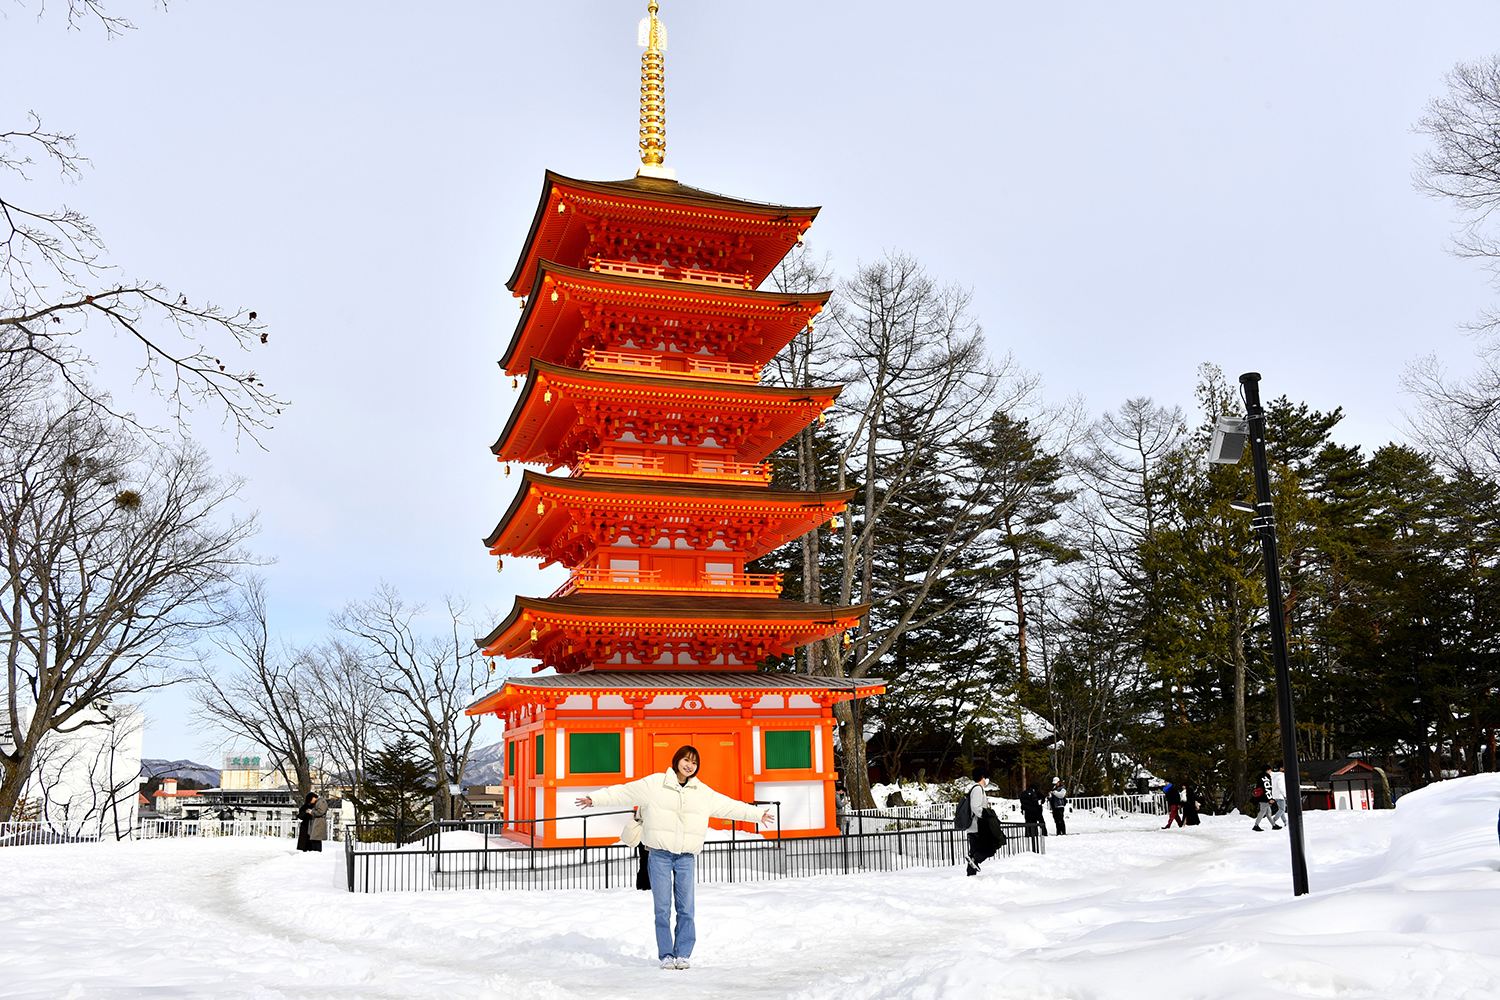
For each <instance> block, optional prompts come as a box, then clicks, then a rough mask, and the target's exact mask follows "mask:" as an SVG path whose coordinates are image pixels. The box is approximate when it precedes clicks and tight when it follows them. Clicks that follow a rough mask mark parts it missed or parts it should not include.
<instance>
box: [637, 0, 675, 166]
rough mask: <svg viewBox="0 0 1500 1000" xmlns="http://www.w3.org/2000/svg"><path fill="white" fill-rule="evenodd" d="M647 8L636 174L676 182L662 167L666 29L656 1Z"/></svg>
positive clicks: (640, 40) (641, 33) (641, 31)
mask: <svg viewBox="0 0 1500 1000" xmlns="http://www.w3.org/2000/svg"><path fill="white" fill-rule="evenodd" d="M646 9H647V10H648V11H649V13H648V14H647V16H646V17H643V18H641V23H640V25H639V26H638V27H637V29H636V44H638V45H644V46H645V47H646V51H645V52H643V53H641V168H640V169H639V170H637V171H636V172H635V175H636V176H637V177H660V178H662V179H664V180H675V179H676V176H677V175H676V174H674V173H673V172H672V171H671V170H669V169H668V168H666V167H664V166H662V162H663V161H664V160H665V159H666V157H667V77H666V70H665V68H664V65H665V59H664V57H663V53H665V52H666V51H667V29H666V26H665V25H663V24H662V23H661V21H660V20H658V19H657V16H656V11H657V9H658V4H657V2H656V0H651V3H650V4H649V5H648V6H647V8H646Z"/></svg>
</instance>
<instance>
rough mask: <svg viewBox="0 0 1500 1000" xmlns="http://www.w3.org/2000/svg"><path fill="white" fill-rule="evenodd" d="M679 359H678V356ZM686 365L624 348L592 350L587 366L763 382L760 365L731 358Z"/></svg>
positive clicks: (692, 360)
mask: <svg viewBox="0 0 1500 1000" xmlns="http://www.w3.org/2000/svg"><path fill="white" fill-rule="evenodd" d="M674 360H675V359H674ZM681 360H683V361H686V363H687V367H686V368H685V369H676V370H674V369H670V368H667V367H666V362H667V359H666V358H664V357H662V356H661V355H659V354H626V353H624V352H622V351H589V352H588V354H587V355H585V356H584V359H583V367H584V368H585V369H587V370H590V371H606V372H652V373H657V372H659V373H661V374H663V375H671V376H675V377H677V378H703V379H713V380H715V381H717V382H751V383H755V382H759V381H760V365H737V364H734V363H732V362H729V361H718V360H713V361H709V360H705V359H703V358H692V357H689V358H684V359H681Z"/></svg>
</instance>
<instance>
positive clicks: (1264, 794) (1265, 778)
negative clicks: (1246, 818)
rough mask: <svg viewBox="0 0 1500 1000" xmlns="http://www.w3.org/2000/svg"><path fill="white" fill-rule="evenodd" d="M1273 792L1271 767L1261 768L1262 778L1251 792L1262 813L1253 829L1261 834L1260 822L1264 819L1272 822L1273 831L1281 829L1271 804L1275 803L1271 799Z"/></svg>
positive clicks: (1258, 814)
mask: <svg viewBox="0 0 1500 1000" xmlns="http://www.w3.org/2000/svg"><path fill="white" fill-rule="evenodd" d="M1272 790H1273V786H1272V784H1271V765H1270V764H1267V765H1266V766H1265V767H1263V768H1261V772H1260V777H1258V778H1256V779H1255V787H1254V788H1253V789H1252V790H1251V796H1252V797H1253V798H1254V799H1255V802H1256V804H1257V805H1259V806H1260V811H1259V812H1258V813H1256V815H1255V825H1254V826H1252V827H1251V829H1252V830H1254V831H1255V832H1257V833H1259V832H1260V829H1261V826H1260V821H1261V820H1263V819H1270V820H1271V829H1273V830H1280V829H1281V827H1280V826H1279V825H1277V823H1276V820H1275V817H1274V815H1273V814H1272V812H1271V803H1272V801H1273V800H1272V797H1271V792H1272Z"/></svg>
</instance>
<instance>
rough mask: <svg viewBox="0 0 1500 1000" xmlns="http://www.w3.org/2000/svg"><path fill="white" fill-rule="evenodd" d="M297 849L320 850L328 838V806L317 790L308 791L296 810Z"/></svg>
mask: <svg viewBox="0 0 1500 1000" xmlns="http://www.w3.org/2000/svg"><path fill="white" fill-rule="evenodd" d="M297 819H298V820H299V821H300V822H299V824H298V826H297V850H299V851H321V850H322V849H323V841H325V840H327V839H328V807H327V806H326V805H324V804H323V800H322V799H320V798H318V793H317V792H308V793H307V798H306V799H304V800H303V801H302V805H301V807H300V808H298V810H297Z"/></svg>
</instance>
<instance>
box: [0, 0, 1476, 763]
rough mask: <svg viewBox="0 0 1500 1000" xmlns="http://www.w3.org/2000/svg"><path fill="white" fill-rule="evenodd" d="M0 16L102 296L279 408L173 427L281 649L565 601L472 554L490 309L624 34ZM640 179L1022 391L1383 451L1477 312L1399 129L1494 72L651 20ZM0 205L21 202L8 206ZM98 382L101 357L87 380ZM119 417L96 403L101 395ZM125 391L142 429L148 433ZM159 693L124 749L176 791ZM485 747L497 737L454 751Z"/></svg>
mask: <svg viewBox="0 0 1500 1000" xmlns="http://www.w3.org/2000/svg"><path fill="white" fill-rule="evenodd" d="M62 6H64V5H63V3H62V0H56V2H54V3H52V4H49V8H48V10H47V12H46V14H45V15H44V16H43V17H42V18H41V19H40V20H38V19H37V17H36V10H35V8H36V4H35V3H34V2H29V3H26V4H25V5H21V6H17V5H14V4H6V5H5V6H3V7H0V12H3V14H4V20H0V54H3V57H4V65H5V78H4V86H3V89H0V116H3V117H0V122H3V124H4V126H5V127H14V126H15V125H16V124H19V123H21V122H23V120H24V115H25V113H26V112H27V111H28V110H35V111H36V112H37V113H38V114H39V115H41V116H42V119H43V122H44V123H45V124H46V125H47V126H49V127H51V128H54V129H57V130H62V131H68V132H73V133H76V135H77V137H78V142H79V146H80V151H81V152H83V153H84V154H85V155H87V156H88V157H90V159H91V160H92V167H91V169H89V170H88V171H87V173H86V175H85V176H84V178H83V179H82V181H81V182H80V183H79V184H77V185H76V186H73V187H70V188H67V189H65V190H60V189H59V188H58V187H57V186H56V185H54V184H52V183H51V182H50V179H48V178H46V177H45V176H42V175H39V180H38V182H37V183H35V184H33V185H31V188H32V190H31V191H29V192H26V194H25V197H26V198H30V199H32V201H33V202H35V203H38V204H42V205H48V206H50V205H51V204H54V203H55V202H56V201H58V200H62V199H66V201H67V202H68V204H69V205H70V206H71V207H74V208H77V209H79V210H81V211H83V212H85V213H86V214H87V215H89V216H90V218H91V219H92V220H93V221H94V222H95V223H96V224H97V225H98V226H99V228H100V231H101V233H102V235H103V236H104V238H105V240H106V242H107V244H108V246H109V248H110V252H111V253H110V257H111V260H112V262H113V263H115V264H117V265H119V267H120V269H121V272H122V273H123V274H124V275H126V276H134V277H147V278H150V279H153V280H157V281H161V282H163V283H165V284H167V285H169V286H171V287H173V288H175V289H178V290H181V291H184V292H187V293H188V294H189V295H190V296H192V297H193V298H194V299H195V300H197V299H203V298H208V299H212V300H213V301H215V302H218V303H222V304H225V305H230V306H234V305H242V306H245V307H248V308H254V309H256V310H258V312H259V314H260V316H261V318H262V319H263V320H265V321H267V322H268V323H269V324H270V330H271V338H270V343H269V345H268V346H267V347H266V348H264V349H261V350H260V351H259V352H258V354H257V357H256V358H255V363H256V364H257V365H258V366H260V367H261V369H262V370H263V372H264V377H265V382H266V384H267V385H268V387H270V388H272V389H274V390H275V391H276V392H278V393H279V394H281V395H283V396H286V397H288V398H290V399H291V400H293V402H294V406H293V407H292V408H290V409H289V410H288V411H287V412H286V414H285V416H284V418H283V420H282V421H281V423H280V424H279V425H278V426H277V427H276V429H275V430H274V431H272V432H270V433H268V434H266V435H265V436H264V443H265V445H266V450H264V451H262V450H259V449H257V448H255V447H253V446H247V445H241V446H240V447H239V448H236V446H235V443H234V441H233V440H232V439H229V438H225V437H223V436H221V435H220V434H219V433H218V430H217V427H216V424H215V423H214V421H212V420H203V421H200V422H199V423H197V424H195V426H194V428H193V430H194V432H195V434H198V435H199V436H201V437H202V438H203V440H204V441H205V442H206V443H207V444H208V445H209V447H210V448H211V449H212V450H213V453H214V456H215V461H216V464H217V467H218V468H219V469H220V470H222V471H224V472H229V473H235V474H239V475H243V476H246V477H248V480H249V482H248V484H247V486H246V488H245V490H244V494H243V496H244V502H245V505H246V508H247V509H254V510H258V511H259V512H260V517H261V523H262V525H263V530H262V532H261V534H260V536H259V538H258V541H257V548H258V550H259V551H260V552H261V553H263V554H264V555H265V556H267V557H270V558H274V559H276V560H277V561H276V563H275V564H274V565H273V566H271V567H269V568H268V569H267V570H266V575H267V577H268V579H269V582H270V587H271V593H272V605H273V612H274V614H275V617H276V619H277V624H278V626H279V628H280V630H281V631H282V632H283V634H284V635H285V636H286V637H287V638H288V639H289V640H291V641H296V642H307V641H313V640H316V639H317V638H318V637H319V636H321V635H322V634H323V633H324V631H325V629H326V622H327V618H328V615H329V613H330V612H332V611H334V610H336V609H338V608H339V607H340V606H341V605H342V604H343V603H344V602H346V601H348V600H351V599H357V598H360V597H363V596H366V595H368V594H369V593H370V592H371V590H372V589H373V588H374V587H375V586H376V585H377V584H378V583H379V582H380V581H381V580H385V581H388V582H389V583H391V584H392V585H394V586H396V587H398V588H399V589H400V590H401V591H402V593H403V594H405V595H406V596H407V597H408V598H410V599H412V600H419V601H424V602H427V603H428V604H433V605H436V604H440V602H441V600H442V597H443V595H445V594H454V595H462V596H465V597H467V598H468V599H469V600H470V601H471V602H472V604H473V605H474V606H475V608H476V610H477V612H478V614H477V616H476V617H477V621H476V625H477V627H478V628H479V631H481V632H484V631H488V629H489V627H490V625H491V624H492V622H493V620H494V619H493V618H492V617H491V615H490V613H489V612H493V613H494V614H504V613H505V612H506V611H508V609H509V607H510V602H511V598H512V596H513V595H514V594H515V593H517V592H521V593H527V594H543V593H547V592H549V591H550V590H551V589H552V588H553V587H554V586H555V585H556V582H557V581H558V580H559V579H560V578H561V577H560V571H559V570H557V569H553V570H551V571H549V573H547V574H539V573H537V572H536V571H534V570H532V569H530V568H528V567H525V566H522V565H520V564H519V562H518V561H516V560H511V561H509V562H508V563H507V568H506V571H505V573H504V574H497V573H496V572H495V571H494V563H493V560H492V559H490V558H489V557H488V556H487V554H486V553H485V550H484V548H483V546H482V544H481V542H480V539H481V538H483V537H484V535H485V534H487V533H488V532H489V530H490V529H491V528H492V527H493V526H494V525H495V522H496V521H497V519H498V517H499V515H500V514H501V513H502V512H503V511H504V509H505V507H506V505H507V502H508V500H509V494H510V490H511V488H512V486H513V484H514V482H515V478H514V477H512V478H511V479H509V480H506V479H504V478H502V476H501V470H500V469H499V467H498V466H497V465H496V463H495V462H494V461H493V459H492V457H491V456H490V454H489V452H488V445H489V444H490V442H492V441H493V440H494V438H495V437H496V435H497V433H498V431H499V429H500V428H501V426H502V425H503V422H504V419H505V417H506V415H507V414H508V413H509V410H510V407H511V404H512V402H513V400H514V395H513V394H512V392H511V390H510V386H509V380H508V379H502V378H501V376H500V373H499V370H498V369H497V368H496V366H495V360H496V359H497V358H498V357H499V354H500V352H501V350H502V349H503V348H504V346H505V344H506V342H507V341H508V339H509V336H510V334H511V331H512V329H513V328H514V325H515V322H516V320H517V318H518V317H519V315H520V313H519V310H518V308H517V305H516V302H515V300H513V299H512V298H511V297H510V295H509V293H507V292H506V290H505V288H504V284H503V282H504V280H505V279H506V278H507V277H508V276H509V275H510V272H511V269H512V267H513V265H514V263H515V259H516V256H517V254H518V253H519V251H520V249H521V242H522V240H523V239H524V238H525V235H526V230H527V227H528V225H529V224H530V221H531V217H532V213H533V211H534V210H535V207H536V202H537V198H538V196H539V194H540V190H541V182H542V171H543V170H544V169H547V168H551V169H554V170H557V171H559V172H561V173H564V174H567V175H570V176H574V177H581V178H589V179H615V178H621V177H626V176H629V175H631V174H632V173H633V172H634V170H635V168H636V166H637V165H638V160H637V158H636V152H635V144H636V129H637V99H638V88H639V53H640V50H639V49H638V48H637V47H636V45H635V30H636V22H637V21H638V19H639V18H640V17H641V16H642V15H643V14H644V12H645V3H644V0H640V2H636V0H630V2H626V0H594V2H584V0H576V2H551V3H548V2H540V0H538V2H533V3H527V4H509V3H474V4H439V3H422V4H413V3H409V2H408V3H377V2H361V3H358V4H354V3H320V4H307V3H268V2H257V3H253V4H252V3H240V4H235V5H231V4H223V3H220V4H208V3H200V2H189V0H173V2H172V3H171V5H170V8H169V10H166V11H163V10H161V9H154V8H152V7H151V6H150V5H149V4H147V3H128V2H119V0H117V2H115V3H113V4H112V5H111V8H110V9H111V11H112V12H116V13H120V14H125V15H127V16H129V17H130V18H131V19H132V20H134V21H135V23H136V25H137V29H138V30H136V31H132V32H127V33H126V34H125V36H124V37H122V38H117V39H115V40H112V41H106V40H105V38H104V36H103V33H102V32H101V31H99V30H98V29H97V28H95V27H93V26H85V27H84V30H82V31H68V30H66V27H65V22H64V20H63V18H62V16H61V11H60V10H59V8H61V7H62ZM661 16H662V19H663V21H664V23H665V24H666V25H667V27H668V29H669V32H670V42H671V44H670V48H669V50H668V53H667V62H666V65H667V115H668V151H667V165H668V166H670V167H673V168H674V169H675V170H676V171H677V177H678V179H679V180H680V181H682V182H684V183H687V184H692V185H695V186H699V187H705V188H709V189H711V190H715V191H720V192H724V193H726V194H731V195H734V196H737V197H743V198H749V199H755V200H762V201H770V202H779V203H785V204H794V205H822V206H823V212H822V214H821V215H820V216H819V218H818V221H817V223H816V224H815V225H814V227H813V229H812V231H811V233H810V237H809V243H810V245H811V246H812V247H813V249H814V251H815V252H819V253H821V252H824V251H826V252H828V253H831V254H832V256H833V260H834V264H835V266H836V267H838V268H839V269H841V270H843V271H848V270H849V269H851V268H853V267H854V266H855V265H856V264H857V263H858V262H859V261H860V260H868V259H870V258H872V257H875V256H878V255H879V254H881V253H882V252H883V251H885V250H887V249H891V250H901V251H904V252H907V253H910V254H912V255H914V256H916V257H917V258H919V259H920V260H921V261H922V262H923V263H924V264H925V265H926V266H927V268H928V269H929V270H930V272H931V273H932V274H933V275H935V276H937V277H939V278H942V279H945V280H951V281H954V282H958V283H960V284H962V285H964V286H968V287H971V288H972V289H973V291H974V300H973V301H974V310H975V313H976V315H977V316H978V317H979V319H980V321H981V322H982V324H983V326H984V329H985V331H986V334H987V336H988V338H989V341H990V343H991V344H992V345H993V346H994V349H995V350H996V351H997V352H1003V351H1010V352H1012V353H1013V354H1014V356H1015V358H1016V360H1017V362H1018V363H1020V364H1021V365H1024V366H1025V367H1027V368H1029V369H1031V370H1032V371H1034V372H1036V373H1038V374H1039V375H1040V376H1041V377H1042V379H1043V380H1044V384H1045V387H1046V392H1047V395H1048V397H1049V398H1051V399H1054V400H1062V399H1065V398H1067V397H1072V396H1082V397H1083V398H1084V399H1085V400H1086V402H1087V404H1088V406H1089V407H1090V409H1092V410H1093V411H1095V412H1097V411H1100V410H1103V409H1112V408H1114V407H1116V406H1118V405H1119V404H1120V403H1121V402H1122V401H1124V400H1125V399H1127V398H1129V397H1133V396H1151V397H1153V398H1155V399H1156V400H1158V401H1159V402H1163V403H1170V404H1181V405H1183V406H1184V407H1191V404H1192V401H1193V399H1192V390H1193V385H1194V381H1195V370H1196V368H1197V366H1198V365H1199V364H1200V363H1202V362H1205V361H1210V362H1213V363H1215V364H1218V365H1219V366H1221V367H1222V368H1223V369H1224V371H1225V373H1226V374H1227V375H1228V376H1229V377H1230V379H1233V378H1234V377H1235V376H1237V375H1238V374H1239V373H1240V372H1242V371H1246V370H1251V369H1254V370H1258V371H1260V372H1262V373H1263V375H1264V381H1263V383H1262V385H1263V392H1264V393H1265V395H1266V396H1267V397H1268V398H1270V397H1274V396H1278V395H1281V394H1283V393H1285V394H1286V395H1288V396H1290V397H1292V398H1293V399H1294V400H1301V401H1305V402H1307V403H1308V404H1309V405H1311V406H1314V407H1316V408H1319V409H1325V410H1326V409H1331V408H1333V407H1335V406H1342V407H1344V409H1345V411H1346V413H1347V419H1346V420H1345V422H1344V424H1343V425H1342V428H1341V430H1340V431H1339V432H1338V434H1339V437H1340V439H1341V440H1343V441H1344V442H1346V443H1357V444H1361V445H1364V446H1365V447H1366V448H1370V447H1373V446H1378V445H1379V444H1382V443H1385V442H1387V441H1389V440H1392V439H1393V438H1398V437H1400V435H1401V428H1402V418H1401V408H1402V407H1403V405H1406V401H1405V400H1403V398H1402V396H1401V393H1400V376H1401V372H1402V369H1403V367H1404V366H1405V365H1407V364H1408V363H1409V362H1410V361H1412V360H1413V359H1414V358H1416V357H1418V356H1420V355H1423V354H1427V353H1436V354H1437V355H1438V356H1439V357H1440V358H1442V359H1443V360H1444V361H1445V362H1446V363H1447V364H1448V365H1449V366H1450V369H1452V370H1455V371H1459V372H1462V371H1466V370H1468V369H1469V368H1470V367H1471V365H1472V352H1473V344H1472V343H1471V342H1470V341H1469V340H1468V339H1467V338H1466V337H1465V336H1464V335H1463V334H1462V333H1461V332H1460V329H1459V327H1460V324H1461V323H1463V322H1464V321H1465V320H1467V319H1469V318H1471V317H1473V316H1474V315H1475V314H1476V313H1477V312H1478V311H1479V310H1480V309H1482V308H1483V307H1484V306H1485V305H1486V304H1488V303H1490V302H1491V301H1492V299H1493V297H1494V296H1493V294H1492V292H1491V290H1490V288H1489V287H1488V286H1487V284H1486V282H1485V278H1484V275H1483V274H1482V273H1481V272H1480V271H1479V270H1478V269H1477V268H1476V267H1475V266H1474V265H1473V264H1471V263H1469V262H1465V261H1461V260H1458V259H1456V258H1454V257H1453V256H1452V255H1451V254H1449V253H1448V252H1447V246H1448V241H1449V236H1450V234H1451V232H1452V231H1453V229H1454V225H1453V213H1452V210H1451V209H1450V207H1449V206H1447V205H1445V204H1442V203H1439V202H1435V201H1432V200H1431V199H1428V198H1426V197H1424V196H1422V195H1420V194H1418V193H1417V192H1416V191H1415V190H1414V189H1413V187H1412V183H1411V171H1412V163H1413V158H1414V156H1415V155H1416V153H1417V152H1418V151H1420V150H1421V149H1422V147H1423V140H1422V138H1421V137H1420V136H1418V135H1416V134H1414V133H1413V131H1412V125H1413V123H1414V122H1415V121H1416V120H1417V119H1418V117H1419V116H1420V114H1421V111H1422V108H1423V105H1424V104H1425V103H1426V102H1427V101H1428V100H1429V99H1430V98H1431V97H1432V96H1434V95H1435V94H1438V93H1439V92H1441V90H1442V88H1443V76H1444V74H1445V73H1446V72H1447V71H1448V70H1449V69H1450V68H1451V67H1452V66H1453V65H1454V64H1455V63H1456V62H1458V61H1461V60H1473V59H1478V58H1481V57H1483V56H1486V55H1488V54H1490V53H1492V52H1494V51H1495V50H1496V49H1497V48H1500V5H1496V4H1494V3H1489V2H1473V3H1441V4H1422V5H1415V4H1409V3H1406V4H1397V3H1371V2H1358V3H1353V2H1346V3H1332V2H1329V3H1319V4H1305V3H1297V4H1291V3H1261V4H1254V5H1243V4H1242V5H1213V4H1203V3H1182V4H1167V3H1154V4H1149V5H1146V4H1121V3H1115V2H1109V3H1104V2H1097V3H1075V4H1068V5H1055V4H1018V3H1010V2H998V0H984V2H978V3H957V2H955V3H941V2H937V3H928V4H920V5H918V4H912V3H895V2H885V0H819V2H817V3H806V2H800V3H793V2H786V0H759V2H755V3H735V2H728V0H724V2H720V0H715V2H712V3H710V2H707V0H663V3H662V11H661ZM0 183H4V184H5V185H6V186H7V194H8V196H10V197H12V198H15V199H16V200H22V201H23V202H24V199H23V198H22V197H21V195H20V193H19V192H18V191H17V188H16V185H15V183H14V181H13V180H10V179H5V180H3V181H0ZM107 351H108V349H107V348H106V353H107ZM120 392H121V394H122V395H128V393H129V387H128V384H126V385H124V386H123V387H122V388H121V389H120ZM129 398H131V399H132V405H136V406H137V407H138V408H140V409H141V410H142V411H147V412H149V409H150V405H149V402H148V401H145V400H141V399H140V398H139V397H138V396H137V397H129ZM187 705H188V703H187V701H186V699H185V698H184V697H183V696H181V695H179V694H172V695H162V696H157V697H155V698H153V699H151V700H150V701H149V702H148V703H147V706H146V707H147V711H148V717H149V720H150V721H149V726H148V729H147V733H146V753H147V755H148V756H153V757H183V756H194V757H197V758H198V759H200V760H203V761H204V762H206V763H213V762H214V761H216V760H217V757H216V756H214V754H215V751H216V748H217V740H216V739H215V738H214V737H212V736H210V735H207V734H199V733H195V732H193V731H191V730H190V729H189V728H188V726H187V724H186V719H185V713H186V710H187ZM494 738H498V729H497V730H495V731H487V732H486V734H485V739H486V740H489V739H494Z"/></svg>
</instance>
